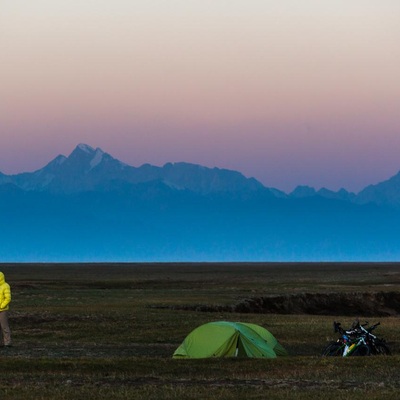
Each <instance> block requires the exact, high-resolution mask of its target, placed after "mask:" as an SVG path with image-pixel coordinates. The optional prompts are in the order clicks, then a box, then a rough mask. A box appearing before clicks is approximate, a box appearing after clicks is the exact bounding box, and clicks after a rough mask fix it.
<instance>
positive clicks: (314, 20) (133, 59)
mask: <svg viewBox="0 0 400 400" xmlns="http://www.w3.org/2000/svg"><path fill="white" fill-rule="evenodd" d="M399 21H400V2H399V1H398V0H336V1H332V2H325V1H320V0H283V1H281V0H246V1H244V0H240V1H239V0H224V1H222V0H201V1H200V0H199V1H197V0H193V1H187V0H180V1H177V0H138V1H128V0H125V1H124V0H113V1H108V0H107V1H105V0H86V1H81V0H58V1H52V0H36V1H35V2H32V1H22V0H21V1H19V0H4V1H2V2H1V5H0V55H1V63H0V72H1V74H0V90H1V92H0V93H1V104H0V121H1V124H0V171H1V172H3V173H18V172H22V171H31V170H34V169H37V168H41V167H42V166H43V165H44V164H45V163H47V162H48V161H50V159H51V158H53V157H55V156H56V155H57V154H59V153H63V154H66V155H67V154H69V152H70V151H72V149H73V148H74V147H75V146H76V144H78V143H80V142H86V143H88V144H90V145H91V146H93V147H101V148H102V149H103V150H105V151H107V152H109V153H110V154H112V155H113V156H114V157H117V158H119V159H121V160H122V161H124V162H126V163H128V164H131V165H134V166H139V165H141V164H142V163H146V162H148V163H152V164H155V165H162V164H164V163H165V162H168V161H172V162H176V161H187V162H193V163H199V164H202V165H206V166H209V167H213V166H218V167H221V168H231V169H236V170H239V171H241V172H242V173H244V174H245V175H246V176H254V177H255V178H257V179H259V180H260V181H261V182H263V183H264V184H265V185H267V186H274V187H277V188H279V189H282V190H286V191H288V190H291V189H293V188H294V187H295V186H296V185H299V184H307V185H310V186H314V187H316V188H319V187H321V186H325V187H328V188H330V189H335V190H336V189H339V188H340V187H345V188H346V189H348V190H354V191H358V190H360V189H362V188H363V187H364V186H366V185H367V184H370V183H376V182H378V181H381V180H384V179H387V178H388V177H390V176H391V175H393V174H395V173H397V171H398V170H399V169H400V157H399V156H398V155H399V150H400V45H399V43H400V23H399Z"/></svg>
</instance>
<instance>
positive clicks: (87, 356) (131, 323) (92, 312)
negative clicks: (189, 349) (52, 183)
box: [0, 263, 400, 400]
mask: <svg viewBox="0 0 400 400" xmlns="http://www.w3.org/2000/svg"><path fill="white" fill-rule="evenodd" d="M0 270H1V271H3V272H4V273H5V276H6V279H7V281H8V283H9V284H10V285H11V288H12V294H13V301H12V303H11V308H10V314H9V317H10V325H11V329H12V334H13V344H14V346H13V347H12V348H10V349H4V348H3V349H0V371H1V372H0V396H1V397H2V398H7V399H39V400H40V399H54V400H59V399H88V400H91V399H110V398H113V399H216V398H218V399H265V398H269V399H270V398H271V399H287V398H296V399H320V398H321V397H324V398H325V399H345V398H346V399H347V398H348V397H349V396H351V397H352V398H353V399H381V398H385V399H398V398H400V339H399V332H400V319H399V317H398V316H391V317H384V318H382V317H381V318H371V317H369V318H367V319H368V320H369V321H370V323H375V322H377V321H380V322H381V326H380V327H379V328H378V329H377V330H376V334H378V336H383V337H385V338H386V339H387V341H388V343H389V346H390V348H391V350H392V352H393V355H391V356H387V357H386V356H379V357H378V356H373V357H372V356H371V357H353V358H321V357H320V353H321V351H322V349H323V348H324V347H325V345H326V344H327V343H328V342H329V341H330V340H333V339H335V338H336V336H335V334H334V333H333V331H332V322H333V320H339V321H341V322H342V324H343V325H344V326H347V325H350V324H351V322H352V321H353V319H354V318H355V317H359V318H360V320H361V321H363V316H362V315H354V318H350V317H344V316H341V315H340V314H338V315H337V316H325V315H279V314H249V313H247V314H238V313H225V312H199V311H190V310H189V311H188V310H185V311H184V310H174V309H173V307H176V306H182V305H211V306H215V305H234V304H237V303H238V302H240V301H243V299H246V298H249V297H257V296H266V295H273V294H291V293H305V292H307V293H309V292H314V293H330V292H344V291H346V292H377V291H396V292H398V291H399V290H400V265H398V264H394V263H376V264H375V263H367V264H362V263H339V264H335V263H249V264H247V263H217V264H213V263H206V264H185V263H178V264H169V263H167V264H163V263H160V264H1V265H0ZM215 320H232V321H243V322H253V323H256V324H259V325H262V326H264V327H266V328H267V329H268V330H270V331H271V332H272V333H273V334H274V335H275V336H276V337H277V338H278V340H279V341H280V342H281V344H282V345H283V346H285V347H286V349H287V350H288V351H289V354H290V356H288V357H283V358H277V359H272V360H271V359H265V360H264V359H204V360H173V359H172V354H173V352H174V350H175V349H176V347H178V345H179V344H180V343H181V342H182V340H183V339H184V338H185V336H186V335H187V334H188V333H189V332H190V331H191V330H193V329H194V328H196V327H197V326H198V325H200V324H203V323H206V322H210V321H215Z"/></svg>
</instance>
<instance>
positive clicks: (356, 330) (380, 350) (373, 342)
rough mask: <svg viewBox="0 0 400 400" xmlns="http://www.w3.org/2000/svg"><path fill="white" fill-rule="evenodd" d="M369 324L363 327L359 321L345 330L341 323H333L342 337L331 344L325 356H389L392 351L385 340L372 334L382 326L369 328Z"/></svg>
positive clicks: (325, 351) (324, 351) (335, 329)
mask: <svg viewBox="0 0 400 400" xmlns="http://www.w3.org/2000/svg"><path fill="white" fill-rule="evenodd" d="M368 325H369V323H368V322H366V323H365V324H363V325H361V324H360V323H359V321H356V322H355V323H353V325H352V327H351V328H350V329H347V330H345V329H343V328H342V326H341V323H340V322H336V321H335V322H334V323H333V329H334V332H335V333H339V334H340V337H339V338H338V339H337V340H336V341H335V342H331V343H330V344H329V345H328V346H327V347H326V348H325V349H324V350H323V352H322V355H323V356H330V357H332V356H341V357H349V356H369V355H371V354H373V355H389V354H390V350H389V347H388V346H387V344H386V341H385V340H384V339H381V338H378V337H377V336H375V335H373V334H372V333H371V332H372V331H373V330H374V329H375V328H376V327H377V326H379V325H380V322H378V323H377V324H375V325H372V326H370V327H368Z"/></svg>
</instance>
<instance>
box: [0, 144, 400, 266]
mask: <svg viewBox="0 0 400 400" xmlns="http://www.w3.org/2000/svg"><path fill="white" fill-rule="evenodd" d="M399 222H400V173H398V174H397V175H395V176H393V177H392V178H390V179H388V180H386V181H384V182H381V183H379V184H376V185H370V186H368V187H366V188H365V189H363V190H362V191H360V192H359V193H357V194H356V193H351V192H348V191H346V190H344V189H341V190H339V191H337V192H334V191H331V190H328V189H325V188H323V189H320V190H318V191H316V190H315V189H314V188H311V187H308V186H299V187H297V188H296V189H295V190H294V191H292V192H291V193H284V192H283V191H280V190H278V189H275V188H269V187H265V186H264V185H263V184H261V183H260V182H259V181H258V180H256V179H254V178H247V177H245V176H244V175H242V174H241V173H240V172H237V171H232V170H227V169H220V168H207V167H204V166H200V165H196V164H189V163H183V162H180V163H167V164H165V165H164V166H162V167H158V166H153V165H150V164H144V165H142V166H140V167H133V166H130V165H127V164H125V163H123V162H121V161H119V160H117V159H115V158H113V157H112V156H111V155H110V154H108V153H106V152H104V151H103V150H101V149H100V148H96V149H95V148H92V147H91V146H89V145H87V144H79V145H78V146H77V147H76V148H75V149H74V150H73V152H72V153H71V154H70V155H69V156H68V157H66V156H64V155H59V156H57V157H56V158H54V159H53V160H52V161H51V162H49V163H48V164H47V165H46V166H44V167H43V168H41V169H39V170H37V171H34V172H25V173H21V174H16V175H6V174H3V173H1V172H0V228H1V231H0V242H1V247H0V261H3V262H5V261H10V262H12V261H15V262H20V261H21V262H25V261H26V262H27V261H43V262H45V261H49V262H50V261H305V260H310V261H321V260H326V261H332V260H333V261H351V260H360V261H363V260H364V261H377V260H378V261H384V260H391V261H392V260H397V259H400V247H399V246H398V239H399V229H398V226H399Z"/></svg>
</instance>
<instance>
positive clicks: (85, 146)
mask: <svg viewBox="0 0 400 400" xmlns="http://www.w3.org/2000/svg"><path fill="white" fill-rule="evenodd" d="M77 148H78V149H80V150H82V151H84V152H85V153H88V154H92V153H93V152H94V151H95V150H94V148H93V147H91V146H89V145H88V144H84V143H80V144H78V146H77Z"/></svg>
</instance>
